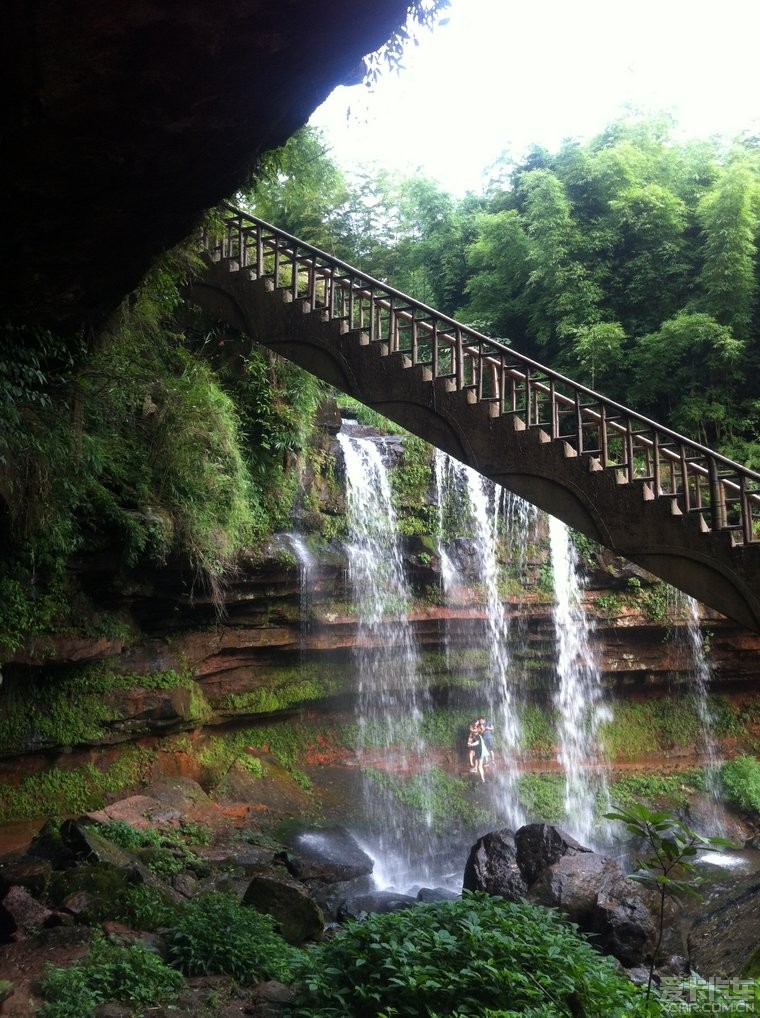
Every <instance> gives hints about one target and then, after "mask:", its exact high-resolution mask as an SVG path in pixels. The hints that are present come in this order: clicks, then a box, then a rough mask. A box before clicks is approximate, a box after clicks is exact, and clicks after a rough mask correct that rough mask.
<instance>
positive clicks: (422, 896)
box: [417, 887, 461, 904]
mask: <svg viewBox="0 0 760 1018" xmlns="http://www.w3.org/2000/svg"><path fill="white" fill-rule="evenodd" d="M459 898H461V894H458V893H457V892H456V891H450V890H449V889H448V887H421V888H420V889H419V891H417V901H421V902H425V903H427V904H429V903H430V902H433V901H457V900H458V899H459Z"/></svg>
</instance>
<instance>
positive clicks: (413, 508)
mask: <svg viewBox="0 0 760 1018" xmlns="http://www.w3.org/2000/svg"><path fill="white" fill-rule="evenodd" d="M386 451H387V452H388V455H389V456H390V458H391V460H392V461H393V462H394V463H395V464H396V466H397V467H398V466H401V467H403V461H404V444H403V441H402V440H400V439H398V438H393V439H390V440H388V442H387V443H386ZM319 461H320V462H321V464H322V473H321V474H318V475H315V471H314V469H313V468H309V469H307V470H306V471H305V472H304V493H303V498H302V510H301V513H300V526H301V527H302V528H303V530H304V532H306V531H310V532H311V535H310V536H307V535H306V533H304V535H302V536H301V537H298V536H294V535H293V534H288V535H279V536H277V537H275V538H273V539H272V541H271V542H270V544H269V545H268V546H267V547H266V548H262V549H259V551H258V552H257V554H256V555H255V556H251V557H250V558H248V559H247V560H245V561H241V562H240V563H239V568H238V572H237V574H236V575H235V576H234V577H233V578H231V579H230V581H229V583H228V585H227V588H226V595H225V605H224V612H225V613H224V617H223V618H220V617H219V616H218V614H217V609H218V606H215V605H214V604H212V603H211V600H210V599H209V598H206V597H204V596H203V595H202V594H201V593H199V592H198V591H197V590H194V589H193V586H192V582H191V579H190V578H189V577H188V576H186V575H185V574H183V572H182V570H181V569H180V568H179V567H176V568H175V569H167V570H164V571H162V572H160V573H157V574H155V575H153V576H151V575H148V574H140V575H135V576H132V577H124V576H122V577H121V578H119V579H118V580H117V581H114V580H113V578H111V580H110V582H108V583H106V582H105V580H104V576H107V575H108V571H107V569H106V567H105V564H104V563H103V562H102V561H100V560H98V561H95V560H94V559H93V560H91V561H90V562H89V568H88V563H85V562H81V563H79V569H80V583H81V586H82V589H83V591H84V590H87V589H89V591H90V598H91V599H90V604H91V605H94V604H95V603H97V604H98V607H99V608H101V609H102V608H103V606H104V605H106V604H107V605H108V607H109V608H110V613H109V615H108V616H107V617H106V616H103V615H97V614H93V616H92V619H90V620H89V621H84V622H83V621H82V620H81V619H80V621H79V630H78V631H77V630H76V629H75V628H74V627H73V626H72V628H71V629H70V630H68V631H66V632H58V633H55V634H50V635H47V636H37V637H36V638H35V639H34V640H32V641H29V643H28V644H27V646H25V647H24V648H22V649H21V650H19V651H18V652H17V653H16V654H15V655H14V656H13V657H12V658H10V659H9V660H7V661H6V662H5V664H4V666H3V670H4V675H5V682H4V685H3V699H4V713H3V716H2V718H0V734H1V735H2V739H1V740H0V743H1V744H2V759H0V810H3V812H4V815H5V816H6V817H23V816H27V815H29V816H31V815H35V809H36V810H37V811H39V810H40V809H42V808H43V807H42V805H41V803H40V796H45V795H47V796H49V797H52V800H53V801H54V802H62V803H63V805H62V807H61V811H66V810H67V809H69V810H74V811H75V810H76V809H77V808H78V804H80V802H81V803H82V804H92V803H97V802H100V801H103V799H104V798H107V797H109V796H110V795H112V794H117V793H119V792H121V791H123V790H124V789H125V788H130V787H136V786H137V785H139V782H140V781H141V780H142V779H143V778H145V777H146V776H150V777H155V776H157V775H160V774H166V773H169V774H174V773H187V774H190V775H192V776H193V777H196V778H199V779H201V780H204V781H206V783H210V782H212V781H215V780H218V779H219V776H220V768H221V772H224V769H225V767H226V768H227V769H229V766H230V765H231V762H232V761H234V760H235V759H237V758H238V756H239V754H240V752H242V750H243V748H244V747H247V749H246V751H248V750H249V749H250V748H251V747H253V748H254V749H255V748H256V747H259V749H264V750H268V749H269V748H270V746H271V745H280V753H281V755H282V754H284V755H285V757H287V759H288V760H289V761H290V763H291V764H293V762H294V761H295V760H296V758H298V759H299V760H300V763H301V765H305V764H309V765H318V764H324V763H328V764H334V763H344V764H345V763H351V762H355V760H354V756H353V754H354V750H353V743H352V737H351V736H350V730H351V729H352V727H353V726H355V723H356V719H355V716H354V715H355V708H356V704H357V702H358V690H359V686H360V684H361V680H362V675H361V663H360V661H359V659H358V658H357V653H356V652H357V651H358V650H361V649H366V647H367V645H368V644H370V643H374V644H375V645H376V646H378V645H379V646H381V647H383V646H392V645H393V641H392V640H391V639H390V636H391V630H392V628H393V627H396V626H398V625H399V622H398V616H397V615H393V614H392V613H391V614H390V615H389V617H388V619H387V621H386V622H384V623H383V626H381V627H380V628H376V629H375V630H373V631H372V632H369V631H368V630H367V628H366V627H364V626H362V625H361V622H360V619H359V617H358V615H357V611H356V608H355V606H354V604H353V601H352V595H351V591H350V589H349V584H348V581H347V571H348V560H347V553H346V545H345V543H344V541H342V540H340V539H337V538H333V539H331V540H326V539H325V537H324V534H322V535H321V536H320V533H319V531H320V528H321V530H322V531H324V530H325V529H326V528H328V529H330V530H331V531H332V532H340V530H341V528H342V527H343V526H344V524H345V520H344V513H345V498H344V495H343V490H342V486H341V483H340V473H341V467H340V462H339V455H338V452H337V447H336V446H335V444H334V442H333V440H332V439H331V438H330V437H329V436H324V438H323V447H322V455H321V456H320V457H319ZM326 476H328V477H329V478H331V481H330V483H326V482H325V477H326ZM418 480H419V483H418V485H417V488H418V494H417V496H416V497H413V495H412V494H411V493H410V490H409V487H408V485H407V487H406V489H405V490H406V496H405V497H406V499H407V504H406V506H405V507H404V506H400V511H401V513H402V517H403V513H404V512H409V513H412V514H414V513H415V512H416V513H418V514H419V512H420V511H421V509H424V508H425V505H424V504H423V505H421V503H427V501H428V500H429V499H430V497H431V487H432V486H431V484H430V475H427V479H426V476H425V475H424V474H421V475H420V478H419V479H418ZM427 508H428V509H429V508H431V507H430V505H427ZM401 525H403V521H402V524H401ZM460 544H461V547H460V552H461V554H462V556H464V557H466V555H467V552H468V548H467V539H461V541H460ZM307 546H308V549H307ZM402 547H403V553H404V564H405V570H406V573H407V575H408V577H409V580H410V585H411V588H412V590H413V591H414V596H413V598H412V602H411V604H410V605H408V606H407V608H408V615H407V617H408V623H409V626H410V630H411V634H412V638H413V642H414V644H415V646H416V648H417V651H418V654H419V669H418V671H419V675H420V681H421V682H424V683H425V686H426V689H427V690H428V691H429V710H430V711H433V712H436V711H440V712H442V716H443V717H444V718H445V724H444V728H445V729H446V731H447V732H449V734H448V735H445V734H444V736H443V740H442V743H441V745H440V746H438V747H433V749H432V750H431V752H433V753H435V754H437V755H438V758H439V762H440V763H441V765H442V766H444V767H456V765H457V762H456V753H455V751H454V743H455V737H454V732H455V731H456V726H457V725H458V724H461V720H462V718H463V717H464V716H465V715H466V714H467V713H468V712H471V711H472V710H473V709H477V708H476V706H475V705H476V704H477V703H478V696H479V693H478V690H479V689H482V688H484V687H485V686H487V684H488V679H489V668H490V667H491V664H490V658H489V655H488V652H487V646H486V642H485V641H486V640H487V638H488V635H487V634H488V626H487V622H486V612H487V609H486V605H485V604H484V601H483V593H482V590H478V589H477V584H476V583H473V586H472V588H471V589H464V590H462V591H460V593H459V595H458V596H457V597H456V598H454V599H449V600H448V601H446V600H444V599H443V598H442V596H441V586H442V585H441V568H442V563H441V559H440V557H439V555H438V552H437V544H436V542H435V540H434V539H433V538H432V537H429V536H425V535H420V534H414V535H412V536H408V537H406V538H404V539H403V540H402ZM305 549H307V550H305ZM296 551H298V552H299V553H300V555H301V558H302V561H303V560H304V557H308V560H309V569H308V570H306V569H305V568H304V566H303V565H299V562H298V559H297V557H296V554H295V552H296ZM587 560H588V568H589V570H590V571H589V573H588V577H587V586H586V589H585V592H584V603H585V610H586V613H587V615H588V617H589V618H590V620H591V622H592V632H591V646H592V652H593V656H594V658H595V660H596V662H597V664H598V667H599V670H600V672H601V676H602V682H603V685H604V688H605V690H606V697H607V700H608V703H609V704H610V705H611V707H612V710H613V719H612V721H611V722H609V730H608V732H607V735H606V740H607V742H608V746H609V752H610V754H611V756H612V757H613V758H614V759H615V761H616V763H617V764H618V765H619V766H620V767H621V768H623V769H633V770H635V769H637V768H638V769H643V770H647V771H651V770H663V771H674V770H675V771H678V770H683V769H684V768H688V767H692V766H695V765H697V764H698V763H699V759H700V756H699V754H700V749H699V745H698V743H699V741H700V739H701V736H700V733H699V726H698V725H697V724H696V722H695V710H696V708H695V707H694V705H693V704H692V703H691V701H690V700H689V691H690V689H691V688H692V687H693V685H694V681H695V680H694V672H695V668H696V667H697V664H696V662H695V658H694V645H693V643H692V642H690V640H689V626H690V619H689V613H688V612H685V611H684V609H683V606H681V607H680V608H679V607H678V606H677V605H675V604H673V603H671V601H670V600H669V598H668V595H667V591H665V589H664V588H663V586H662V585H661V584H658V583H656V582H655V581H654V580H653V578H651V577H649V578H648V577H647V576H646V575H645V574H642V573H641V571H639V570H635V569H634V568H633V567H631V566H629V565H626V564H625V563H622V562H620V561H616V560H613V559H610V558H609V556H607V555H606V553H603V552H601V551H593V550H592V551H589V550H588V549H587ZM547 568H548V567H547V549H546V539H545V534H543V531H542V527H541V526H539V527H538V530H537V531H536V535H534V542H533V543H532V544H529V545H528V547H527V551H526V552H525V554H524V560H523V562H522V565H521V570H520V578H519V581H518V580H517V579H515V577H514V576H513V577H512V578H511V580H510V581H509V582H508V583H507V586H506V588H505V593H504V595H503V604H504V609H505V612H506V614H507V616H508V617H509V622H510V626H509V632H510V634H511V636H510V658H511V662H512V669H513V672H514V681H515V683H516V687H517V688H518V690H519V698H520V701H521V703H522V707H521V710H523V711H524V712H525V711H527V712H528V713H527V714H526V715H525V718H526V720H525V724H524V728H525V731H526V733H527V734H526V740H527V741H526V743H525V745H524V746H523V748H522V749H523V760H524V766H525V767H527V768H531V769H535V770H543V771H549V772H550V771H552V770H555V769H556V748H555V745H554V740H555V739H556V732H553V730H552V724H553V722H552V720H551V717H552V712H553V703H554V699H553V698H554V694H555V690H556V659H557V646H558V644H557V640H558V637H557V633H556V629H555V621H554V616H553V596H552V593H551V584H550V583H548V582H547ZM88 627H89V630H88ZM383 627H385V628H383ZM702 637H703V639H704V640H705V647H704V648H703V649H705V650H706V653H707V657H708V660H709V683H710V692H711V694H712V695H713V698H714V699H713V710H714V711H715V712H716V716H717V721H716V724H717V725H718V732H717V738H718V740H719V741H722V745H723V750H724V751H725V752H726V753H728V754H729V755H732V754H733V753H736V752H742V751H746V750H747V749H749V750H752V747H753V746H754V745H755V741H756V739H757V737H758V735H759V734H760V732H758V731H757V727H758V726H757V720H758V713H759V712H758V710H757V706H758V704H757V695H756V690H757V688H758V680H759V679H760V656H759V655H758V651H759V650H760V637H759V636H757V635H755V634H750V633H747V632H744V631H740V630H739V629H738V628H737V627H736V626H735V625H733V624H731V623H728V622H727V621H726V620H724V619H721V618H718V617H716V616H712V617H705V618H703V620H702ZM392 655H393V652H392V651H390V652H388V669H387V676H386V679H387V685H388V686H389V687H391V686H392V684H393V681H394V679H393V676H394V674H396V670H395V669H394V662H393V660H392ZM386 679H384V681H386ZM531 712H533V713H531ZM531 718H532V720H530V719H531ZM294 719H298V721H297V724H298V725H299V726H300V727H299V728H298V732H299V734H298V740H297V741H298V745H297V747H294V746H293V745H291V746H290V748H289V749H288V748H287V747H284V746H283V745H281V744H280V743H281V739H282V737H283V733H288V738H291V739H292V736H293V731H294V724H296V721H295V720H294ZM668 719H669V720H668ZM447 726H448V727H447ZM679 728H680V729H681V730H680V731H679V730H678V729H679ZM346 732H349V735H348V736H347V735H346ZM235 733H238V734H235ZM241 740H242V741H241ZM278 740H279V741H278ZM447 740H448V748H447ZM238 743H239V744H238ZM224 747H226V748H224ZM377 763H378V765H379V766H382V759H380V758H379V759H378V761H377ZM51 775H52V776H53V777H51ZM46 782H47V784H46ZM51 782H52V784H51ZM3 789H5V791H3ZM14 789H15V791H13V790H14ZM58 796H63V799H62V800H61V799H59V798H57V797H58ZM19 802H20V805H19Z"/></svg>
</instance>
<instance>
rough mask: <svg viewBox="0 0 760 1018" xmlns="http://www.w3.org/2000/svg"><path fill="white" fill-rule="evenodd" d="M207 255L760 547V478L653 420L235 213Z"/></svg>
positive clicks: (215, 233)
mask: <svg viewBox="0 0 760 1018" xmlns="http://www.w3.org/2000/svg"><path fill="white" fill-rule="evenodd" d="M203 247H204V248H205V250H206V251H207V253H208V254H209V256H210V257H211V258H212V259H214V260H222V259H224V260H228V261H229V262H230V263H231V265H232V267H235V268H238V269H240V270H248V271H249V272H250V275H251V277H252V278H258V279H264V280H267V281H269V283H270V285H271V286H272V288H273V289H274V288H277V289H279V290H281V291H282V293H283V294H284V295H285V297H286V299H287V298H290V299H291V300H294V301H295V300H302V301H305V302H306V303H307V304H308V306H309V308H310V310H312V311H314V312H315V313H318V314H320V315H321V317H322V319H323V320H325V321H333V322H336V323H338V325H339V327H340V328H341V329H342V330H343V331H345V332H348V331H351V332H357V333H358V334H359V336H360V337H361V339H360V341H361V342H364V343H381V344H383V345H384V347H385V349H386V350H387V351H388V352H389V353H399V354H401V355H403V356H404V357H405V358H406V361H407V363H408V364H409V365H410V366H414V365H418V366H419V367H421V368H422V369H424V370H425V371H426V372H429V375H428V377H430V378H432V379H444V380H445V382H446V384H447V386H449V387H450V388H451V389H456V390H461V391H465V392H466V393H467V394H468V398H469V399H470V400H472V401H473V402H475V401H481V402H485V403H487V404H489V406H490V411H491V413H492V414H493V415H499V416H507V417H512V418H513V420H514V423H515V427H516V428H517V429H518V430H523V429H538V430H539V432H540V434H541V438H542V440H544V441H554V442H557V441H561V442H563V443H564V449H565V452H566V454H567V455H568V456H582V457H584V458H585V459H586V461H587V462H588V465H589V469H590V470H591V471H593V470H605V469H612V470H614V471H615V476H616V478H617V480H618V481H619V483H621V484H625V483H631V482H634V481H639V482H641V483H642V484H643V491H644V497H645V498H648V499H655V498H658V497H670V498H671V499H672V500H673V507H674V512H680V513H682V514H685V515H686V514H691V513H694V514H697V515H698V516H699V518H700V521H701V525H702V526H703V528H704V529H705V530H708V529H710V530H716V531H717V530H723V531H727V532H730V533H731V534H732V536H733V540H734V542H735V543H750V542H757V541H759V540H760V473H757V472H755V471H753V470H749V469H747V468H746V467H743V466H742V465H741V464H739V463H735V462H733V461H732V460H730V459H728V458H727V457H725V456H721V455H720V454H719V453H716V452H714V451H713V450H711V449H709V448H707V447H706V446H702V445H700V444H699V443H697V442H692V441H691V440H690V439H688V438H685V437H684V436H682V435H679V434H677V433H676V432H674V431H671V430H669V429H668V428H664V427H662V426H661V425H659V424H657V423H655V422H654V421H651V420H649V419H647V418H646V417H642V416H641V415H640V414H637V413H636V412H635V411H633V410H629V409H628V408H627V407H624V406H622V405H620V404H618V403H615V402H614V401H612V400H610V399H607V398H606V397H605V396H602V395H601V394H600V393H597V392H594V391H593V390H592V389H589V388H587V387H586V386H583V385H580V384H578V383H577V382H573V381H572V380H571V379H569V378H566V377H565V376H563V375H561V374H559V373H558V372H556V371H552V370H551V368H547V367H545V366H544V365H542V364H539V363H538V362H536V361H533V360H532V359H531V358H529V357H525V356H524V355H523V354H520V353H518V352H517V351H516V350H513V349H512V348H511V347H509V346H506V345H505V344H504V343H500V342H498V341H497V340H494V339H490V338H489V337H487V336H484V335H482V334H481V333H479V332H477V331H476V330H474V329H471V328H469V327H468V326H466V325H462V324H461V323H460V322H456V321H454V319H452V318H449V317H448V316H446V315H443V314H441V313H440V312H438V311H435V310H434V309H433V308H430V307H428V306H427V305H425V304H422V303H420V302H419V301H416V300H414V299H413V298H411V297H408V296H407V295H406V294H403V293H401V292H400V291H398V290H395V289H394V288H393V287H391V286H388V284H386V283H383V282H382V281H380V280H377V279H374V278H373V277H372V276H368V275H366V273H363V272H360V271H359V270H358V269H355V268H353V267H352V266H350V265H347V264H346V263H345V262H342V261H340V260H339V259H337V258H334V257H332V256H331V255H329V254H327V253H325V252H324V251H320V250H319V249H318V248H315V247H312V246H311V245H310V244H306V243H304V242H302V241H300V240H298V239H297V238H295V237H292V236H290V235H289V234H287V233H285V232H283V231H282V230H278V229H277V228H276V227H273V226H270V225H269V224H268V223H265V222H263V221H262V220H259V219H257V218H255V217H254V216H251V215H249V214H247V213H245V212H243V211H241V210H240V209H238V208H236V207H234V206H232V205H228V206H225V207H224V212H223V221H222V223H221V224H220V225H219V226H218V227H217V228H213V229H207V230H206V231H205V233H204V237H203Z"/></svg>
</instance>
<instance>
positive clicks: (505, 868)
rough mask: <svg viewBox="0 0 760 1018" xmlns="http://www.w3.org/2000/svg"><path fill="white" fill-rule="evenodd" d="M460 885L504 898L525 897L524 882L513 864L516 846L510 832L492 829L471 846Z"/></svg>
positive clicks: (509, 899) (466, 888) (515, 863)
mask: <svg viewBox="0 0 760 1018" xmlns="http://www.w3.org/2000/svg"><path fill="white" fill-rule="evenodd" d="M462 886H463V888H464V890H466V891H486V892H487V893H488V894H494V895H498V896H499V897H501V898H506V900H507V901H519V900H520V899H521V898H524V897H525V895H526V893H527V891H528V884H527V883H526V881H525V878H524V877H523V874H522V872H521V871H520V867H519V866H518V864H517V847H516V845H515V836H514V834H513V833H512V832H511V831H509V830H507V829H504V830H501V831H492V832H491V833H490V834H486V835H484V836H483V837H482V838H481V839H480V840H479V841H478V842H476V844H475V845H473V847H472V848H471V849H470V854H469V856H468V858H467V863H466V865H465V869H464V878H463V881H462Z"/></svg>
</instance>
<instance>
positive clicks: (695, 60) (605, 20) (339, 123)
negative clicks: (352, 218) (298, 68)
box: [311, 0, 760, 194]
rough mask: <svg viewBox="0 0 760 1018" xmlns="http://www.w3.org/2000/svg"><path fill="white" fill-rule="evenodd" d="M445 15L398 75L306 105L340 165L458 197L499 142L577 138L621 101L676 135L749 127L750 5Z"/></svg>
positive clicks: (570, 6) (686, 2) (671, 2)
mask: <svg viewBox="0 0 760 1018" xmlns="http://www.w3.org/2000/svg"><path fill="white" fill-rule="evenodd" d="M446 15H447V16H448V17H449V23H448V24H447V25H444V26H443V27H439V28H437V29H436V30H435V31H434V32H433V33H423V34H422V35H421V37H420V45H419V46H418V47H416V48H415V47H410V48H409V51H408V53H407V56H406V58H405V65H406V70H405V71H402V72H401V73H400V74H399V75H395V74H392V73H389V72H386V73H385V74H384V76H383V79H382V80H381V82H380V83H379V84H378V85H377V87H376V89H375V91H374V93H370V92H369V91H368V90H367V88H366V87H365V86H361V85H359V86H355V87H353V88H344V87H341V88H338V89H336V90H335V92H333V94H332V95H331V96H330V98H329V99H328V100H327V102H325V103H324V104H323V105H322V106H321V107H320V108H319V109H318V110H317V111H316V112H315V113H314V115H313V117H312V119H311V123H313V124H315V125H317V126H319V127H321V128H323V130H324V131H325V133H326V135H327V138H328V141H329V144H330V146H331V150H332V155H333V158H334V159H335V160H336V161H337V162H338V163H339V164H340V165H341V166H343V167H344V168H345V169H350V168H351V167H352V166H353V165H356V164H357V163H361V164H368V165H369V164H375V165H379V166H384V167H387V168H388V169H397V170H401V171H406V172H414V171H417V170H420V171H421V172H423V173H424V174H426V175H428V176H431V177H434V178H436V179H438V180H439V181H440V183H441V184H442V185H443V186H444V188H445V189H446V190H448V191H451V192H452V193H454V194H463V193H464V192H465V191H466V190H473V191H479V190H480V189H481V185H482V183H483V175H484V171H485V170H486V168H487V167H488V166H489V165H490V164H491V163H492V162H493V161H494V160H495V159H496V158H497V156H498V155H499V154H500V153H501V152H503V151H504V150H505V149H506V150H509V151H511V152H512V153H513V154H514V155H517V156H519V155H520V153H521V152H523V151H524V150H525V149H526V148H527V147H528V146H529V145H530V144H532V143H535V144H539V145H544V146H545V147H547V148H548V149H550V150H554V149H556V147H557V146H558V145H559V143H560V142H561V141H562V139H563V138H566V137H578V138H588V137H590V136H592V135H593V134H595V133H597V132H598V131H599V130H600V129H601V128H603V127H604V126H605V125H606V124H607V123H609V122H610V121H611V120H613V119H614V118H615V117H616V116H617V115H618V114H619V112H620V111H621V108H622V107H623V105H624V104H626V103H632V104H634V105H635V106H637V107H640V108H646V109H667V110H669V111H671V112H673V114H674V115H675V116H676V118H677V120H678V123H679V125H680V128H681V131H682V133H683V134H685V135H688V136H690V137H709V136H710V135H711V134H722V135H726V136H728V137H732V136H734V135H736V134H738V133H739V132H741V131H743V130H745V129H749V128H751V127H752V126H753V125H754V126H756V127H757V126H758V124H759V123H760V98H759V93H760V66H759V60H758V46H759V45H760V0H709V2H708V0H635V2H631V0H626V2H622V0H527V2H526V0H452V2H451V7H450V9H449V10H448V11H447V12H446ZM349 111H350V112H349Z"/></svg>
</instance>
